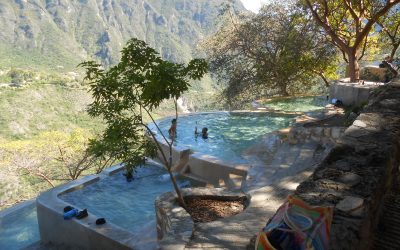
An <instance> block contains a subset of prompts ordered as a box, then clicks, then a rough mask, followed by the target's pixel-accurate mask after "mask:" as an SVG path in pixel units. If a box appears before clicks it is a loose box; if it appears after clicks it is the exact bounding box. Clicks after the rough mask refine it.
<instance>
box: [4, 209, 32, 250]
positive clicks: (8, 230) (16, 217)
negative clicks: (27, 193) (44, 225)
mask: <svg viewBox="0 0 400 250" xmlns="http://www.w3.org/2000/svg"><path fill="white" fill-rule="evenodd" d="M22 205H23V206H22V207H21V205H17V206H16V207H13V208H11V209H12V210H10V211H11V212H10V213H8V212H7V211H5V212H7V214H6V215H4V216H1V217H0V249H7V250H13V249H21V248H24V247H27V246H29V245H31V244H33V243H35V242H37V241H39V240H40V235H39V228H38V222H37V217H36V204H35V202H32V201H29V202H28V205H24V204H22ZM19 207H21V208H19ZM2 213H4V211H2Z"/></svg>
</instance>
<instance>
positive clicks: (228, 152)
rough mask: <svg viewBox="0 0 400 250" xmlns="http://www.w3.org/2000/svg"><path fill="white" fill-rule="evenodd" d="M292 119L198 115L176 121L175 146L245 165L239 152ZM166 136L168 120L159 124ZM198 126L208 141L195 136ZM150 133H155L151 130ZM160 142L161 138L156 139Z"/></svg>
mask: <svg viewBox="0 0 400 250" xmlns="http://www.w3.org/2000/svg"><path fill="white" fill-rule="evenodd" d="M293 118H294V116H291V115H273V114H268V113H250V112H215V113H198V114H193V115H187V116H181V117H179V118H178V126H177V138H176V142H175V145H179V146H184V147H189V148H191V149H192V150H194V151H195V152H199V153H202V154H206V155H211V156H214V157H217V158H219V159H222V160H224V161H228V162H235V163H241V162H245V160H244V159H243V158H242V156H241V154H242V151H243V150H245V149H246V148H248V147H250V146H251V145H253V144H254V143H256V142H257V141H258V140H259V139H260V136H262V135H264V134H266V133H269V132H272V131H274V130H278V129H282V128H285V127H288V126H289V125H290V124H291V123H292V121H293ZM158 124H159V126H160V128H161V130H162V131H163V133H164V134H165V135H168V129H169V127H170V126H171V120H170V119H165V120H162V121H160V122H159V123H158ZM196 126H197V128H198V130H199V131H201V129H202V128H203V127H207V128H208V139H202V138H201V136H199V137H197V138H196V137H195V136H194V129H195V127H196ZM152 129H153V131H156V130H155V129H154V127H153V128H152ZM159 138H160V137H159Z"/></svg>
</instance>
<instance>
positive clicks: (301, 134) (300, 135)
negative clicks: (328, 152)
mask: <svg viewBox="0 0 400 250" xmlns="http://www.w3.org/2000/svg"><path fill="white" fill-rule="evenodd" d="M345 130H346V128H345V127H304V126H302V125H301V126H294V127H292V128H291V129H290V131H289V132H288V134H287V137H288V138H287V139H288V141H289V143H290V144H297V143H304V142H308V141H315V142H321V143H324V142H327V141H330V142H334V143H335V142H337V141H338V140H339V138H340V137H341V136H342V135H343V134H344V131H345Z"/></svg>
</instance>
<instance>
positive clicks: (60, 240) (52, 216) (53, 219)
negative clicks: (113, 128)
mask: <svg viewBox="0 0 400 250" xmlns="http://www.w3.org/2000/svg"><path fill="white" fill-rule="evenodd" d="M148 162H150V163H151V164H154V165H157V166H160V164H159V163H157V162H154V161H153V160H151V159H149V160H148ZM123 167H124V166H123V164H118V165H115V166H111V167H109V168H107V169H105V170H103V171H102V172H101V173H99V174H96V175H89V176H85V177H82V178H80V179H78V180H74V181H71V182H68V183H66V184H63V185H61V186H58V187H55V188H53V189H50V190H48V191H45V192H43V193H41V194H40V195H39V196H38V197H37V198H36V209H37V217H38V224H39V233H40V238H41V242H42V243H44V244H46V243H51V244H55V245H67V246H71V247H77V248H84V249H132V248H134V247H135V246H136V244H137V242H136V239H137V237H135V234H134V233H132V232H130V231H128V230H126V229H123V228H121V227H120V226H118V225H116V224H113V223H111V222H108V221H107V223H105V224H103V225H96V220H97V219H98V217H97V216H96V215H94V214H91V213H90V211H89V215H88V216H87V217H86V218H83V219H81V220H78V219H76V218H73V219H71V220H64V219H63V214H64V212H63V209H64V207H66V206H74V207H76V208H78V209H80V210H81V209H82V208H80V207H78V206H75V205H72V204H69V203H68V202H65V201H63V200H62V199H60V198H59V196H60V195H62V194H65V193H69V192H73V191H75V190H78V189H81V188H83V187H86V186H88V185H91V184H93V183H95V182H97V181H99V180H101V179H103V178H105V177H107V176H111V175H113V174H115V173H117V172H119V171H121V170H122V168H123Z"/></svg>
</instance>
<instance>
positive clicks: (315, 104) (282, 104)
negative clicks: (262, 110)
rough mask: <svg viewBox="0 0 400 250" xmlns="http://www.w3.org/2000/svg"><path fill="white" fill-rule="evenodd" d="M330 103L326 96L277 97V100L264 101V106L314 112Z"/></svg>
mask: <svg viewBox="0 0 400 250" xmlns="http://www.w3.org/2000/svg"><path fill="white" fill-rule="evenodd" d="M327 104H328V100H327V99H326V96H308V97H298V98H290V99H277V100H275V101H270V102H264V103H263V104H262V105H263V106H264V107H268V108H272V109H275V110H283V111H291V112H312V111H319V110H323V109H324V107H325V106H326V105H327Z"/></svg>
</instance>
